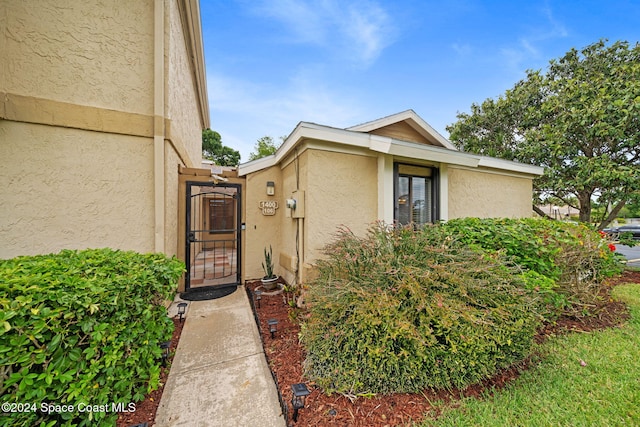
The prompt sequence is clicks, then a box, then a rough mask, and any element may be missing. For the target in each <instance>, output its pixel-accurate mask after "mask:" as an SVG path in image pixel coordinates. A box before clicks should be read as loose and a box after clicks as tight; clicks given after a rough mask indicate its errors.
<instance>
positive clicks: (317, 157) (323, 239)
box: [304, 150, 378, 263]
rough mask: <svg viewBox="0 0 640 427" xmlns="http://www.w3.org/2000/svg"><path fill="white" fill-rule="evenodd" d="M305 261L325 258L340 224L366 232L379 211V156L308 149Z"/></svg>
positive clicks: (357, 232) (358, 232)
mask: <svg viewBox="0 0 640 427" xmlns="http://www.w3.org/2000/svg"><path fill="white" fill-rule="evenodd" d="M308 153H309V164H308V187H307V193H306V212H305V232H304V240H305V247H304V261H305V263H313V261H314V260H316V259H318V258H320V257H322V249H323V247H324V246H325V245H326V244H327V243H329V242H330V241H331V240H332V239H333V237H334V235H335V232H336V231H337V229H338V227H339V226H342V225H344V226H347V227H349V228H350V229H351V230H352V231H353V232H354V233H355V234H356V235H363V234H364V233H365V232H366V230H367V228H368V227H369V226H370V225H371V223H372V222H374V221H376V220H377V219H378V218H377V213H378V178H377V176H378V175H377V174H378V161H377V158H376V157H369V156H360V155H354V154H343V153H336V152H329V151H321V150H308Z"/></svg>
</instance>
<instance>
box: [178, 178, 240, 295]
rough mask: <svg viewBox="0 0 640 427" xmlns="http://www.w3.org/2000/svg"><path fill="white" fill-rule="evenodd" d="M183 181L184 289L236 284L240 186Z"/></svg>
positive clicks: (238, 271)
mask: <svg viewBox="0 0 640 427" xmlns="http://www.w3.org/2000/svg"><path fill="white" fill-rule="evenodd" d="M186 184H187V188H186V215H185V217H186V218H185V220H186V224H185V232H186V235H185V264H186V266H187V273H186V275H185V291H189V290H193V289H196V288H197V289H201V288H219V287H225V286H234V285H238V284H240V275H241V269H240V266H241V261H242V260H241V253H242V250H241V249H242V247H241V245H242V239H241V232H242V186H241V185H240V184H229V183H218V184H215V183H213V182H197V181H187V182H186Z"/></svg>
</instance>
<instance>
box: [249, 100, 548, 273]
mask: <svg viewBox="0 0 640 427" xmlns="http://www.w3.org/2000/svg"><path fill="white" fill-rule="evenodd" d="M542 173H543V169H542V168H540V167H536V166H530V165H524V164H521V163H516V162H510V161H505V160H500V159H495V158H490V157H484V156H478V155H473V154H469V153H463V152H460V151H458V150H457V149H456V148H455V147H454V146H453V144H452V143H451V142H450V141H448V140H447V139H445V138H444V137H442V136H441V135H440V134H438V132H436V131H435V130H434V129H433V128H432V127H431V126H430V125H429V124H428V123H426V122H425V121H424V120H423V119H422V118H421V117H419V116H418V115H417V114H416V113H415V112H414V111H412V110H407V111H404V112H401V113H398V114H394V115H391V116H388V117H384V118H382V119H379V120H374V121H372V122H368V123H364V124H361V125H358V126H354V127H350V128H347V129H338V128H333V127H329V126H323V125H318V124H314V123H306V122H301V123H299V124H298V126H297V127H296V128H295V129H294V130H293V132H292V133H291V134H290V135H289V137H288V138H287V139H286V140H285V141H284V143H283V144H282V146H281V147H280V148H279V149H278V150H277V152H276V153H275V154H274V155H272V156H269V157H266V158H262V159H258V160H255V161H253V162H249V163H245V164H242V165H240V167H239V170H238V174H239V176H240V177H245V179H246V195H245V221H246V224H245V226H246V230H245V236H244V237H245V240H246V241H247V242H250V243H247V247H246V248H245V254H244V259H245V260H246V265H245V267H244V269H245V273H244V274H245V276H246V277H247V278H251V277H253V278H255V277H260V276H261V274H262V270H261V265H260V262H261V260H262V258H263V256H262V252H263V248H264V247H269V246H272V247H273V248H274V254H277V256H276V261H277V265H278V267H279V268H278V270H279V271H278V273H279V274H281V275H282V276H283V277H284V278H285V279H286V280H287V281H288V282H293V281H299V282H304V281H306V280H308V278H309V277H310V275H311V274H312V271H313V264H314V260H317V259H318V258H320V257H322V249H323V247H324V246H325V245H326V244H327V243H329V242H330V240H331V239H332V237H333V235H334V233H335V231H336V230H337V228H338V227H339V226H347V227H349V228H350V229H351V230H352V231H353V232H354V233H356V234H363V233H364V232H365V231H366V229H367V228H368V227H369V226H370V225H371V223H373V222H375V221H379V220H381V221H384V222H385V223H387V224H393V223H398V222H399V223H403V224H407V223H416V224H424V223H431V222H437V221H439V220H447V219H451V218H459V217H466V216H475V217H528V216H531V214H532V203H531V196H532V180H533V178H534V177H536V176H539V175H541V174H542ZM268 186H271V187H272V188H273V189H274V191H273V195H268V194H267V189H268ZM269 202H270V203H269ZM265 204H269V205H271V206H277V209H275V211H274V210H273V209H272V210H268V211H267V212H265V210H264V208H263V207H264V206H265ZM294 206H295V207H294Z"/></svg>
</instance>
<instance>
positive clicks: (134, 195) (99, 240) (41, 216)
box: [0, 120, 154, 258]
mask: <svg viewBox="0 0 640 427" xmlns="http://www.w3.org/2000/svg"><path fill="white" fill-rule="evenodd" d="M0 140H2V144H0V159H2V168H0V182H2V183H4V184H3V185H2V186H0V200H2V203H1V204H0V258H11V257H14V256H17V255H31V254H40V253H49V252H57V251H59V250H61V249H67V248H71V249H81V248H88V247H111V248H117V249H127V250H136V251H140V252H149V251H153V247H154V244H153V210H152V207H153V193H152V191H153V190H152V187H151V186H150V185H149V183H150V182H151V181H152V165H153V158H152V155H153V148H152V140H151V139H148V138H140V137H132V136H123V135H114V134H100V133H95V132H87V131H82V130H77V129H65V128H55V127H50V126H42V125H33V124H26V123H18V122H10V121H2V120H0ZM96 146H99V147H100V151H99V152H97V151H96Z"/></svg>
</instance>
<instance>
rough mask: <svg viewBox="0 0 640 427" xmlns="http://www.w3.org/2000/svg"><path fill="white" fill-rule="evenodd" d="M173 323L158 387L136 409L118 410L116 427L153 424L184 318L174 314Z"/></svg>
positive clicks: (149, 425)
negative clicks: (169, 344)
mask: <svg viewBox="0 0 640 427" xmlns="http://www.w3.org/2000/svg"><path fill="white" fill-rule="evenodd" d="M173 324H174V326H175V327H174V329H173V335H172V336H171V346H170V347H169V351H170V356H169V360H168V361H167V366H166V367H163V368H161V370H160V387H158V389H157V390H154V391H152V392H151V393H149V394H148V395H146V396H145V399H144V400H143V401H142V402H138V403H136V410H135V411H134V412H120V413H119V414H118V421H117V422H116V427H129V426H132V425H137V424H142V423H145V422H146V423H148V427H151V426H153V423H154V421H155V418H156V411H157V410H158V405H160V398H161V397H162V391H163V390H164V385H165V384H166V383H167V378H168V377H169V369H170V366H171V361H172V360H173V355H174V354H175V352H176V348H177V347H178V341H180V334H181V333H182V327H183V326H184V320H183V321H182V322H181V321H180V320H178V317H177V316H176V317H174V318H173Z"/></svg>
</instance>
